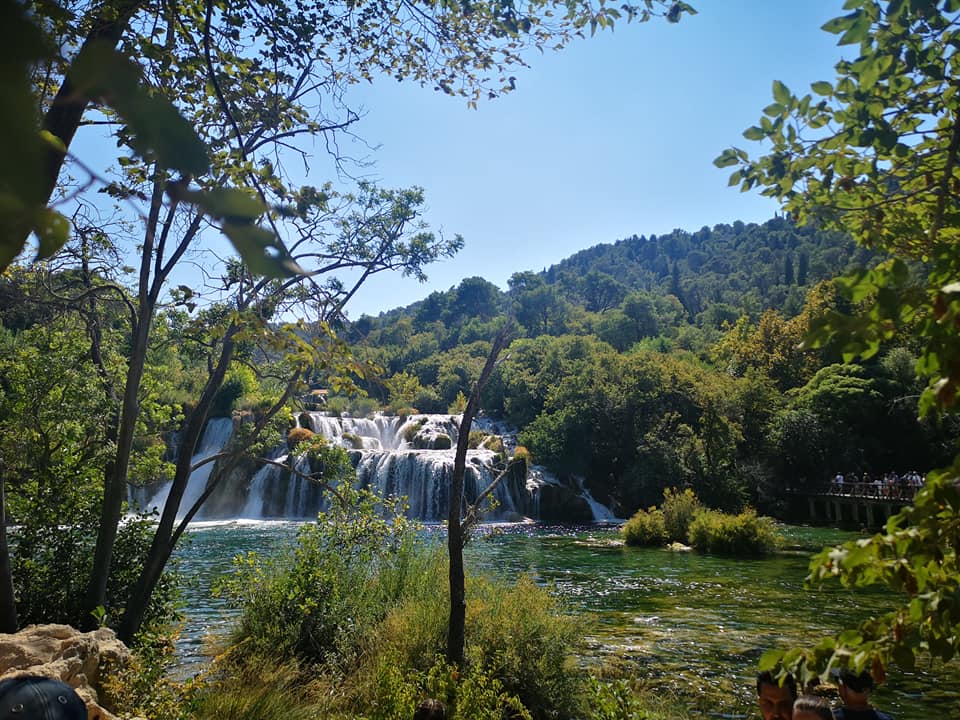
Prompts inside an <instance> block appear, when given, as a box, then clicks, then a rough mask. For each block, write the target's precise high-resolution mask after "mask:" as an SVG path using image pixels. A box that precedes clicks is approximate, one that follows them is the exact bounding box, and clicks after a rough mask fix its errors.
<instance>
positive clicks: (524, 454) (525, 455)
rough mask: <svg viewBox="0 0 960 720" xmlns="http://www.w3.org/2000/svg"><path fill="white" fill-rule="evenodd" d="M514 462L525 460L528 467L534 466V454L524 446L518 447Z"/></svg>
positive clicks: (515, 451) (514, 453)
mask: <svg viewBox="0 0 960 720" xmlns="http://www.w3.org/2000/svg"><path fill="white" fill-rule="evenodd" d="M513 459H514V460H523V461H524V462H525V463H526V464H527V466H528V467H529V466H530V465H532V464H533V453H531V452H530V451H529V450H528V449H527V448H525V447H524V446H523V445H517V447H516V449H515V450H514V451H513Z"/></svg>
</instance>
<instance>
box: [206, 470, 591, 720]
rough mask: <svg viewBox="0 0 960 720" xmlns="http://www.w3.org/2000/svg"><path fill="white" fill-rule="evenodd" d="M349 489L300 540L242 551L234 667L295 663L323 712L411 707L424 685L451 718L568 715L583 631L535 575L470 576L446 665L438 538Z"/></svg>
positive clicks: (310, 698) (576, 697)
mask: <svg viewBox="0 0 960 720" xmlns="http://www.w3.org/2000/svg"><path fill="white" fill-rule="evenodd" d="M341 492H342V495H343V498H344V499H345V500H350V501H351V502H352V504H351V505H350V506H349V507H348V506H344V507H337V508H336V509H333V510H331V511H330V512H328V513H326V514H325V515H323V516H321V520H320V522H319V523H318V524H317V525H316V526H313V525H310V526H306V527H304V528H303V530H302V531H301V533H300V535H299V537H298V540H297V544H296V547H294V548H291V549H290V550H288V551H287V552H285V553H281V554H280V555H279V556H277V557H276V558H273V559H269V560H267V559H261V558H259V557H256V556H252V555H247V556H241V557H239V558H237V559H236V561H235V563H236V571H235V574H234V575H233V576H232V577H231V578H229V579H227V580H226V581H224V582H223V583H222V584H221V586H220V588H219V592H221V593H222V594H224V595H225V596H226V597H227V598H228V600H229V601H230V602H232V603H234V604H237V605H238V606H239V607H240V609H241V611H242V614H241V617H240V619H239V621H238V626H237V628H236V630H235V632H234V634H233V636H232V640H231V643H232V647H231V649H229V650H228V651H227V653H226V654H225V662H227V663H228V666H229V667H231V668H235V670H230V672H231V673H234V672H236V673H239V675H240V677H244V676H245V675H244V673H249V672H259V670H260V668H262V667H263V665H264V664H267V665H271V666H272V665H277V664H279V665H283V664H284V663H289V662H291V661H296V662H298V663H299V664H300V665H299V667H300V670H299V674H300V677H301V684H303V685H304V686H306V687H307V693H306V696H305V697H304V698H302V702H304V703H306V704H310V703H318V704H319V706H320V708H321V710H322V712H321V714H322V715H323V716H324V717H337V716H354V717H356V716H366V715H370V716H375V717H396V718H404V717H408V716H409V715H410V714H412V710H413V705H414V704H415V702H416V700H417V699H419V695H418V693H420V692H423V693H427V694H433V695H434V696H440V697H443V698H445V699H447V700H449V704H450V706H451V707H455V708H456V713H457V714H456V715H455V716H456V717H463V718H467V717H470V718H472V717H499V715H497V714H495V713H499V712H502V710H503V708H505V707H509V708H513V712H519V713H521V716H523V713H530V714H531V715H532V717H534V718H546V717H561V718H565V717H571V716H573V714H574V713H575V712H576V708H578V707H580V691H581V686H580V682H581V681H580V679H579V672H578V671H576V669H575V668H574V667H573V665H572V650H573V648H574V646H575V643H576V642H577V639H578V638H579V636H580V633H579V630H578V625H577V623H576V622H575V620H574V619H573V618H572V617H571V616H569V615H568V614H566V613H565V612H564V611H563V608H562V607H561V606H560V605H559V603H558V601H557V600H556V599H555V598H554V597H552V596H551V595H550V594H549V593H548V592H547V591H546V590H544V589H543V588H540V587H539V586H537V585H536V584H535V583H534V582H533V581H532V580H531V579H530V578H527V577H522V578H520V579H518V580H517V581H516V582H515V583H514V584H512V585H509V586H506V585H504V584H503V583H502V582H495V581H492V580H489V579H486V578H483V577H471V578H470V579H469V581H468V586H467V593H468V598H469V601H468V604H467V638H468V643H467V662H466V664H465V665H464V667H463V668H461V669H460V670H458V671H457V672H456V673H451V671H450V670H449V669H447V668H446V666H445V665H443V664H442V662H440V663H435V662H434V658H437V657H438V656H439V655H441V654H442V651H443V644H444V638H445V632H446V621H447V617H446V613H445V608H446V604H447V587H446V583H444V582H439V581H438V579H439V578H443V577H445V575H446V564H445V561H444V556H443V554H442V552H441V548H440V547H438V546H436V545H431V544H429V543H427V544H424V543H422V541H420V540H418V539H417V530H416V527H415V525H412V524H410V523H409V522H408V521H406V520H404V519H403V517H402V516H400V515H396V516H394V515H388V517H386V518H383V517H382V516H381V515H380V514H379V512H378V511H379V510H380V509H381V508H380V504H381V501H378V500H377V499H375V498H373V497H372V496H370V495H368V494H366V493H356V491H352V490H349V489H347V488H343V489H342V491H341ZM398 509H399V508H397V507H396V506H394V510H398ZM388 512H389V510H388ZM254 686H255V687H259V684H257V683H254ZM218 702H220V703H221V704H222V702H223V701H222V700H221V701H218Z"/></svg>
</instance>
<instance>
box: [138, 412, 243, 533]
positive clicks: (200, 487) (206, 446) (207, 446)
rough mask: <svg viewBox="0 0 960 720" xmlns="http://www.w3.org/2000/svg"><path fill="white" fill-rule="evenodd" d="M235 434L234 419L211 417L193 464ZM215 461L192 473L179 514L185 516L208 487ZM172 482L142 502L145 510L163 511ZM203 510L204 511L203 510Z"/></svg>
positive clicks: (211, 452) (213, 453)
mask: <svg viewBox="0 0 960 720" xmlns="http://www.w3.org/2000/svg"><path fill="white" fill-rule="evenodd" d="M232 434H233V420H232V419H231V418H211V419H210V420H209V421H208V422H207V426H206V428H204V431H203V435H202V436H201V438H200V443H199V447H198V448H197V452H196V453H195V454H194V456H193V458H192V459H191V461H190V462H191V464H192V465H196V464H197V463H200V462H203V461H204V460H206V459H207V458H209V457H211V456H213V455H216V454H217V453H218V452H220V451H221V450H223V448H224V447H226V444H227V442H228V441H229V440H230V435H232ZM214 464H215V463H213V462H208V463H205V464H204V465H201V466H200V467H198V468H197V469H196V470H194V471H193V472H192V473H191V474H190V479H189V480H188V481H187V488H186V490H184V493H183V497H182V498H181V500H180V510H179V512H178V513H177V515H178V516H183V515H185V514H186V513H187V511H188V510H189V509H190V508H191V507H193V504H194V503H195V502H196V501H197V500H199V499H200V496H201V495H202V494H203V491H204V490H205V489H206V487H207V480H209V479H210V473H211V472H213V467H214ZM170 485H171V483H166V484H164V485H163V487H161V488H160V490H159V491H158V492H157V493H156V494H155V495H154V496H153V497H151V498H150V499H149V500H147V501H146V502H145V503H143V504H142V506H143V509H144V510H148V511H149V510H154V509H156V510H157V511H159V512H163V506H164V504H165V503H166V502H167V496H168V495H169V494H170ZM201 512H202V511H201Z"/></svg>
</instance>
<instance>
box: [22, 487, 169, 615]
mask: <svg viewBox="0 0 960 720" xmlns="http://www.w3.org/2000/svg"><path fill="white" fill-rule="evenodd" d="M20 522H21V523H22V524H21V525H20V527H18V528H17V529H16V530H15V531H14V532H13V533H12V534H11V544H12V546H13V547H12V549H11V555H12V557H11V564H12V575H13V582H14V591H15V594H16V598H17V613H18V615H19V618H20V622H21V624H22V625H30V624H33V623H63V624H65V625H73V626H74V627H80V626H81V625H82V624H85V623H86V621H87V620H88V617H87V616H86V615H85V613H84V609H83V600H84V590H85V583H86V581H87V579H88V578H89V577H90V571H91V569H92V567H93V552H94V545H95V543H96V538H97V528H98V527H99V524H100V516H99V512H98V511H97V508H96V507H94V506H93V505H90V506H87V507H85V508H83V509H80V510H74V511H73V513H72V514H64V515H62V516H61V517H59V518H58V519H57V521H56V522H54V523H50V522H48V521H46V520H45V519H40V520H37V519H34V518H32V517H30V516H24V517H22V518H20ZM154 522H155V519H154V517H153V516H152V515H147V514H140V515H136V516H135V517H133V518H131V519H130V520H128V521H125V522H123V523H121V525H120V527H119V528H118V530H117V540H116V543H115V545H114V549H113V565H112V570H111V572H110V576H109V578H108V580H107V606H106V608H104V610H105V615H104V617H103V618H102V622H103V623H104V624H106V625H107V626H109V627H114V628H115V627H116V624H117V622H118V621H119V620H120V609H121V608H122V607H123V606H124V605H125V604H126V602H127V599H128V597H129V595H130V591H131V590H132V589H133V586H134V584H135V583H136V581H137V578H138V577H139V575H140V572H141V570H142V569H143V560H144V558H145V557H146V555H147V551H148V550H149V548H150V544H151V542H152V541H153V531H154ZM179 581H180V577H179V575H178V574H177V566H176V561H173V562H171V563H168V564H167V569H166V570H165V571H164V573H163V575H162V576H161V579H160V582H159V583H158V585H157V588H156V590H155V591H154V593H153V595H151V597H150V606H149V608H148V609H147V615H146V619H145V621H144V626H145V627H146V628H157V627H160V626H163V625H166V624H168V623H171V622H173V621H175V620H177V619H179V615H178V613H177V603H178V600H179V590H178V587H179Z"/></svg>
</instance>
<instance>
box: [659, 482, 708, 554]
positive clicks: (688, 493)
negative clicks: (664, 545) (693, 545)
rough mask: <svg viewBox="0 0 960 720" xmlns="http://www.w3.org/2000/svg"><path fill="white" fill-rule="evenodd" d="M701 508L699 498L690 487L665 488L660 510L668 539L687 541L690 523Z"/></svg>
mask: <svg viewBox="0 0 960 720" xmlns="http://www.w3.org/2000/svg"><path fill="white" fill-rule="evenodd" d="M702 509H703V506H702V505H701V504H700V500H699V499H697V495H696V493H694V492H693V490H691V489H690V488H686V489H684V490H682V491H681V490H679V489H677V488H666V489H665V490H664V491H663V504H662V505H661V506H660V510H661V511H662V512H663V524H664V527H665V528H666V531H667V535H668V536H669V537H668V539H669V540H675V541H677V542H682V543H686V542H689V537H688V533H689V530H690V523H692V522H693V518H694V517H695V516H696V515H697V513H698V512H700V511H701V510H702Z"/></svg>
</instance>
